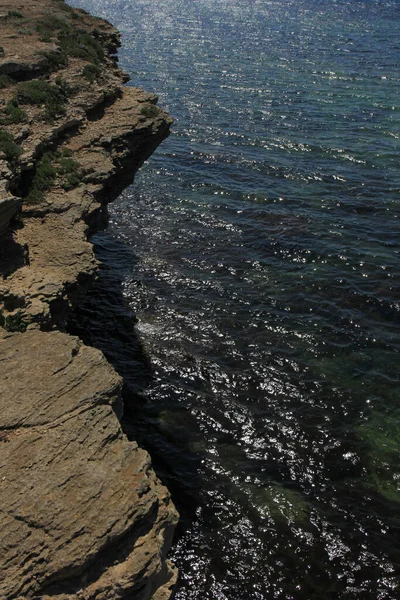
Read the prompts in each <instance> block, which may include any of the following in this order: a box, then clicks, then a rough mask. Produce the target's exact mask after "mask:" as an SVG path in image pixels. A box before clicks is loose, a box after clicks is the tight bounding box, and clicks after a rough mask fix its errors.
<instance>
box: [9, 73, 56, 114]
mask: <svg viewBox="0 0 400 600" xmlns="http://www.w3.org/2000/svg"><path fill="white" fill-rule="evenodd" d="M17 98H18V100H19V102H20V103H21V104H36V105H44V106H45V112H44V115H43V116H44V118H45V120H47V121H52V120H53V119H54V118H56V117H57V116H58V115H60V114H64V113H65V102H66V97H65V94H64V93H63V91H62V90H61V89H60V87H58V86H55V85H51V84H50V83H49V82H48V81H44V80H43V79H33V80H32V81H25V82H24V83H20V84H19V86H18V96H17Z"/></svg>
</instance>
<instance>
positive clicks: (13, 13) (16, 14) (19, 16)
mask: <svg viewBox="0 0 400 600" xmlns="http://www.w3.org/2000/svg"><path fill="white" fill-rule="evenodd" d="M22 17H23V15H22V13H20V12H19V10H9V11H8V13H7V19H22Z"/></svg>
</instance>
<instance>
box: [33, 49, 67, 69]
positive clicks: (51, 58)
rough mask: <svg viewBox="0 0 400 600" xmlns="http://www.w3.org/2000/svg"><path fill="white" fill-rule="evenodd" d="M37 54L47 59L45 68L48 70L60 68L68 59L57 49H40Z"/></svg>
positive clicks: (65, 64) (64, 65)
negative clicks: (47, 50) (48, 50)
mask: <svg viewBox="0 0 400 600" xmlns="http://www.w3.org/2000/svg"><path fill="white" fill-rule="evenodd" d="M38 54H39V55H40V56H44V57H45V58H46V59H47V63H48V65H47V68H48V70H49V71H50V72H51V71H58V69H62V68H63V67H66V66H67V64H68V59H67V57H66V55H65V54H64V53H63V52H60V51H59V50H51V51H50V52H46V51H45V50H40V51H39V52H38Z"/></svg>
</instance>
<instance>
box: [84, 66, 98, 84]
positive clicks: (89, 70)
mask: <svg viewBox="0 0 400 600" xmlns="http://www.w3.org/2000/svg"><path fill="white" fill-rule="evenodd" d="M100 73H101V71H100V68H99V67H98V66H97V65H94V64H92V63H90V64H88V65H86V66H85V67H84V69H83V71H82V77H84V78H85V79H87V80H88V81H90V83H93V81H94V80H95V79H97V77H98V76H99V75H100Z"/></svg>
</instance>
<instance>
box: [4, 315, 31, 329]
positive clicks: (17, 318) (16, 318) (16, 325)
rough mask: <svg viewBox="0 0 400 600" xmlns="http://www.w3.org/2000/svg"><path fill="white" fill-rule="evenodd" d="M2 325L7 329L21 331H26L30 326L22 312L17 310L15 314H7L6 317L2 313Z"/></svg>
mask: <svg viewBox="0 0 400 600" xmlns="http://www.w3.org/2000/svg"><path fill="white" fill-rule="evenodd" d="M0 325H2V327H4V329H6V330H7V331H12V332H19V333H24V331H26V328H27V327H28V323H25V321H24V319H23V316H22V313H21V312H17V313H15V314H14V315H7V316H6V317H4V316H3V315H1V316H0Z"/></svg>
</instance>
